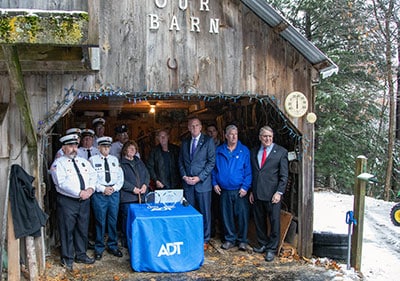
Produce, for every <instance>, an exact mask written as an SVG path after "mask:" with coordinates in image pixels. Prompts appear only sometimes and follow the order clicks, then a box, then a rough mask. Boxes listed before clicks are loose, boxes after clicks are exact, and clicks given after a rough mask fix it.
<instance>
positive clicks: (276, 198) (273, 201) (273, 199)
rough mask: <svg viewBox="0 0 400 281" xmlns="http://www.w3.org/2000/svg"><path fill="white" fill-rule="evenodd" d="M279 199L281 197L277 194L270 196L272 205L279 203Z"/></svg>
mask: <svg viewBox="0 0 400 281" xmlns="http://www.w3.org/2000/svg"><path fill="white" fill-rule="evenodd" d="M281 197H282V195H281V194H280V193H279V192H275V194H274V196H272V200H271V202H272V204H276V203H279V201H281Z"/></svg>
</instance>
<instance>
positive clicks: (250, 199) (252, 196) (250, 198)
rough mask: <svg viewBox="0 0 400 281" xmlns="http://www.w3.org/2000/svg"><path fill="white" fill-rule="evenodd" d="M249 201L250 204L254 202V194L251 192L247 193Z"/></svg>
mask: <svg viewBox="0 0 400 281" xmlns="http://www.w3.org/2000/svg"><path fill="white" fill-rule="evenodd" d="M249 202H250V204H253V203H254V195H253V192H250V194H249Z"/></svg>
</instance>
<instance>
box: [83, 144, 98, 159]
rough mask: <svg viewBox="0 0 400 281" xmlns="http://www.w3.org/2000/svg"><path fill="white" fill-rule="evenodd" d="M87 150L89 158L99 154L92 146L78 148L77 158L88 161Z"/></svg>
mask: <svg viewBox="0 0 400 281" xmlns="http://www.w3.org/2000/svg"><path fill="white" fill-rule="evenodd" d="M88 150H90V157H92V156H95V155H99V154H100V151H99V150H98V149H97V147H94V146H92V147H91V148H85V147H79V148H78V156H79V157H82V158H85V159H86V160H89V158H88V152H87V151H88Z"/></svg>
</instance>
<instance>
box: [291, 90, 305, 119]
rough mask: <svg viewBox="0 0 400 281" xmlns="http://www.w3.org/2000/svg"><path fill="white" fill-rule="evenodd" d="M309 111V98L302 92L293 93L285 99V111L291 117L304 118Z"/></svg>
mask: <svg viewBox="0 0 400 281" xmlns="http://www.w3.org/2000/svg"><path fill="white" fill-rule="evenodd" d="M307 110H308V100H307V97H306V96H305V95H304V94H303V93H302V92H297V91H295V92H291V93H289V94H288V95H287V97H286V99H285V111H286V113H287V114H289V116H291V117H295V118H298V117H302V116H303V115H304V114H306V112H307Z"/></svg>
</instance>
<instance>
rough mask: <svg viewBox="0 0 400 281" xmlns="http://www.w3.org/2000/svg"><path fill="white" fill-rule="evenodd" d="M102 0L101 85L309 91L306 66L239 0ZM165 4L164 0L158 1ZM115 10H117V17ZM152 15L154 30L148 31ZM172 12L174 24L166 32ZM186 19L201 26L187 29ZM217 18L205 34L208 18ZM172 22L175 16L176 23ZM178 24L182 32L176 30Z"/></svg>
mask: <svg viewBox="0 0 400 281" xmlns="http://www.w3.org/2000/svg"><path fill="white" fill-rule="evenodd" d="M155 2H156V1H146V2H145V4H144V3H143V1H140V0H134V1H128V0H123V1H118V2H115V1H101V3H100V5H102V7H101V9H100V16H99V21H100V34H101V36H100V50H101V70H100V79H101V84H103V85H111V86H114V87H115V88H117V87H120V88H121V89H122V90H126V91H133V92H143V91H153V92H171V91H173V92H199V93H201V94H218V93H221V92H223V93H224V94H232V95H238V94H242V93H245V92H252V93H255V94H268V95H274V96H277V97H278V98H280V99H283V98H284V97H285V95H287V93H289V92H291V91H293V90H299V91H302V92H305V93H307V94H309V93H310V91H311V88H310V83H309V81H310V71H309V69H311V65H310V64H309V63H308V62H307V61H306V60H305V59H304V57H302V56H301V55H299V53H298V52H297V51H296V50H295V49H294V48H293V47H291V46H290V45H289V44H288V43H287V42H286V41H284V40H283V39H281V38H280V37H279V36H278V35H277V34H276V33H274V32H273V31H272V30H271V29H270V28H269V27H268V26H267V25H266V24H265V23H264V22H263V21H262V20H261V19H259V18H258V17H257V16H256V15H254V13H252V12H251V11H249V10H248V9H247V7H245V6H243V5H242V4H241V2H240V1H229V0H224V1H210V3H209V11H201V10H200V9H201V7H200V1H188V7H187V9H185V10H182V9H180V8H179V6H178V4H177V3H178V2H179V1H166V3H167V5H166V7H165V8H157V6H156V5H155ZM159 2H163V1H159ZM115 15H119V16H115ZM151 15H155V16H157V17H158V24H159V27H158V29H151V20H150V19H151ZM174 16H175V17H176V18H175V19H176V23H177V25H175V26H173V30H169V28H170V26H171V24H172V23H171V22H172V21H173V20H174V18H173V17H174ZM191 17H196V18H198V21H199V27H200V32H193V31H191V25H190V24H191V22H192V21H193V20H191ZM211 19H218V20H219V21H220V28H219V33H210V32H209V29H210V20H211ZM174 23H175V22H174ZM177 26H179V29H180V30H177V28H178V27H177Z"/></svg>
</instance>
